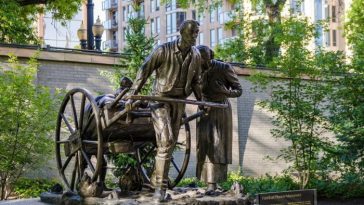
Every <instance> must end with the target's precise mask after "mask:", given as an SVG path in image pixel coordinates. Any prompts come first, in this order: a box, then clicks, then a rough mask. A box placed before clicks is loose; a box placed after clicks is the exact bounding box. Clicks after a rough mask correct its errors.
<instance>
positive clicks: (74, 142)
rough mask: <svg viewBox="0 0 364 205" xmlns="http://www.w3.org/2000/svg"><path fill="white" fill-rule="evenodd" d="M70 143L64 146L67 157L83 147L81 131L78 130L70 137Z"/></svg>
mask: <svg viewBox="0 0 364 205" xmlns="http://www.w3.org/2000/svg"><path fill="white" fill-rule="evenodd" d="M68 141H69V142H68V143H66V144H65V146H64V153H65V155H66V156H67V157H68V156H70V155H71V154H72V153H75V152H76V151H77V150H79V149H80V148H81V146H82V140H81V137H80V132H79V130H76V131H75V132H74V133H72V134H71V135H70V136H69V137H68Z"/></svg>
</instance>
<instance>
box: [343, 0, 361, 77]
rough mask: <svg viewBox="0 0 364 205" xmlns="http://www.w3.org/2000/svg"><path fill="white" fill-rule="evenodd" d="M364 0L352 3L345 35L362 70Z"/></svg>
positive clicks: (356, 0) (354, 0)
mask: <svg viewBox="0 0 364 205" xmlns="http://www.w3.org/2000/svg"><path fill="white" fill-rule="evenodd" d="M363 6H364V1H362V0H353V1H352V3H351V8H350V10H349V12H348V13H347V18H346V19H348V20H347V21H346V22H345V37H346V38H347V40H348V43H349V45H350V46H351V48H352V50H353V55H354V64H356V63H359V65H360V67H361V68H360V70H361V71H362V72H363V70H364V68H363V66H362V65H363V64H364V41H363V33H364V28H363V24H364V10H363Z"/></svg>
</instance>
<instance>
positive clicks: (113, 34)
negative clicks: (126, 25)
mask: <svg viewBox="0 0 364 205" xmlns="http://www.w3.org/2000/svg"><path fill="white" fill-rule="evenodd" d="M117 36H118V33H117V32H116V31H113V32H112V40H116V38H117Z"/></svg>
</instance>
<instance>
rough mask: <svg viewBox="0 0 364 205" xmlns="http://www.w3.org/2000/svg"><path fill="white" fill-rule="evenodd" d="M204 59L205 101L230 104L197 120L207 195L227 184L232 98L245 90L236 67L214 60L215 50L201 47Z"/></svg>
mask: <svg viewBox="0 0 364 205" xmlns="http://www.w3.org/2000/svg"><path fill="white" fill-rule="evenodd" d="M197 48H198V50H199V51H200V53H201V57H202V66H201V67H202V70H203V77H202V99H203V100H204V101H211V102H216V103H226V104H228V105H229V107H228V108H226V109H219V108H213V107H211V108H210V109H207V111H206V112H207V115H204V116H202V117H201V118H200V119H199V120H198V121H197V170H196V174H197V177H198V178H199V179H200V180H202V181H204V182H206V183H207V184H208V187H207V192H206V194H213V193H214V192H215V190H216V188H217V185H216V183H218V182H222V181H226V179H227V164H231V161H232V159H231V158H232V153H231V151H232V114H231V105H230V102H229V100H228V98H231V97H239V96H240V95H241V94H242V88H241V85H240V83H239V80H238V78H237V75H236V74H235V72H234V70H233V68H232V67H231V66H230V65H229V64H227V63H224V62H221V61H217V60H214V59H213V58H214V56H213V55H214V53H213V51H212V50H211V49H210V48H208V47H207V46H198V47H197Z"/></svg>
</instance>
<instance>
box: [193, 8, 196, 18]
mask: <svg viewBox="0 0 364 205" xmlns="http://www.w3.org/2000/svg"><path fill="white" fill-rule="evenodd" d="M192 19H193V20H196V10H192Z"/></svg>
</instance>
